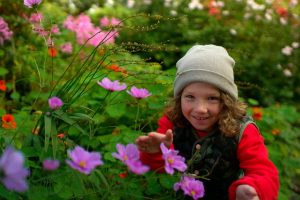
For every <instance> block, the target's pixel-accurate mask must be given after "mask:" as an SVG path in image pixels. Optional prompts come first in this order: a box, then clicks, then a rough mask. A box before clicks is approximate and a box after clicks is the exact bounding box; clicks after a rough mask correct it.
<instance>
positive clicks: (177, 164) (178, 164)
mask: <svg viewBox="0 0 300 200" xmlns="http://www.w3.org/2000/svg"><path fill="white" fill-rule="evenodd" d="M160 149H161V152H162V156H163V159H164V160H165V170H166V172H167V173H168V174H174V169H177V170H178V171H181V172H184V171H185V170H186V169H187V165H186V164H185V158H184V157H182V156H180V155H177V154H178V151H176V150H173V149H168V148H167V147H166V146H165V145H164V143H161V144H160Z"/></svg>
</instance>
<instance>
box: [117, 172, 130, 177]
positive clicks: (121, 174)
mask: <svg viewBox="0 0 300 200" xmlns="http://www.w3.org/2000/svg"><path fill="white" fill-rule="evenodd" d="M127 175H128V173H127V172H122V173H120V174H119V177H120V178H126V177H127Z"/></svg>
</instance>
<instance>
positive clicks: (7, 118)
mask: <svg viewBox="0 0 300 200" xmlns="http://www.w3.org/2000/svg"><path fill="white" fill-rule="evenodd" d="M14 120H15V119H14V117H13V116H12V115H11V114H5V115H3V116H2V127H3V128H5V129H16V128H17V124H16V122H15V121H14Z"/></svg>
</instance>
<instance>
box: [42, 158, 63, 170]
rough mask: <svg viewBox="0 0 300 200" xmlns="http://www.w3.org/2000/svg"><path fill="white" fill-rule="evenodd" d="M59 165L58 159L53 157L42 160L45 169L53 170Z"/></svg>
mask: <svg viewBox="0 0 300 200" xmlns="http://www.w3.org/2000/svg"><path fill="white" fill-rule="evenodd" d="M58 167H59V161H58V160H53V159H46V160H44V161H43V168H44V170H47V171H54V170H56V169H57V168H58Z"/></svg>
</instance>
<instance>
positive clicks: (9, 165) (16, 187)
mask: <svg viewBox="0 0 300 200" xmlns="http://www.w3.org/2000/svg"><path fill="white" fill-rule="evenodd" d="M0 174H1V176H0V182H2V183H3V184H4V185H5V187H6V188H7V189H8V190H13V191H16V192H24V191H26V190H27V189H28V185H27V182H26V177H27V176H28V175H29V170H28V169H26V168H24V156H23V154H22V153H21V152H19V151H16V150H15V149H14V148H13V147H7V148H6V149H5V150H4V152H3V154H2V156H1V158H0Z"/></svg>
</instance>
